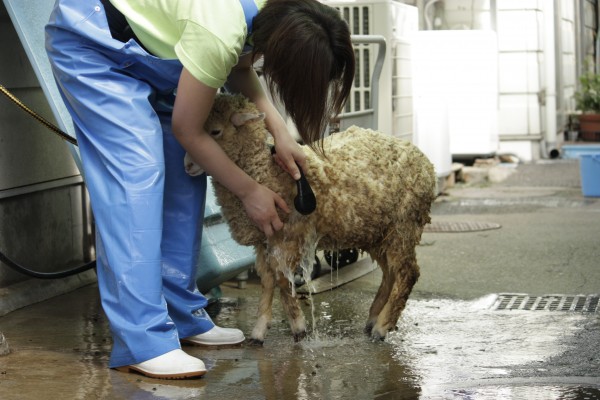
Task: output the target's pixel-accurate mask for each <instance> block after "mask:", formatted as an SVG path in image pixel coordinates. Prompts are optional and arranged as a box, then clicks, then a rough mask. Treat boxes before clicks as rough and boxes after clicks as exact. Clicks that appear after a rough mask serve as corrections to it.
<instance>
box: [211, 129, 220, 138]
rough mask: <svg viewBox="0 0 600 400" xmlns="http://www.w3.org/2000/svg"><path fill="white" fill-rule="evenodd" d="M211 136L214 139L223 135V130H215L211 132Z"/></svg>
mask: <svg viewBox="0 0 600 400" xmlns="http://www.w3.org/2000/svg"><path fill="white" fill-rule="evenodd" d="M210 135H211V136H213V137H217V136H220V135H221V130H220V129H213V130H211V131H210Z"/></svg>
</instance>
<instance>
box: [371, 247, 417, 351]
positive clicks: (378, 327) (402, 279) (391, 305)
mask: <svg viewBox="0 0 600 400" xmlns="http://www.w3.org/2000/svg"><path fill="white" fill-rule="evenodd" d="M405 252H406V253H405V254H404V255H403V254H402V253H401V252H398V251H397V250H390V251H389V252H388V256H387V259H388V263H389V266H390V268H391V271H392V272H391V273H390V278H391V279H392V281H393V288H392V291H391V293H390V296H389V298H388V301H387V302H386V304H385V306H384V307H383V309H382V310H381V312H380V313H379V316H378V317H377V322H376V323H375V326H374V327H373V330H372V331H371V337H372V338H373V339H376V340H383V339H384V338H385V335H386V334H387V332H389V331H391V330H393V329H395V328H396V323H397V322H398V318H400V314H401V313H402V310H404V307H405V306H406V301H407V300H408V296H409V295H410V292H411V291H412V288H413V286H414V285H415V283H417V279H418V278H419V267H418V265H417V258H416V252H415V248H414V246H412V247H410V249H407V250H405Z"/></svg>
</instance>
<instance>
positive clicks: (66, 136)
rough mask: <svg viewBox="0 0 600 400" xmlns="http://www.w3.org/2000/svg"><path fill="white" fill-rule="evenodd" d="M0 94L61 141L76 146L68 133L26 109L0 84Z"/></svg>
mask: <svg viewBox="0 0 600 400" xmlns="http://www.w3.org/2000/svg"><path fill="white" fill-rule="evenodd" d="M0 92H2V94H4V95H5V96H6V97H8V98H9V99H10V100H11V101H12V102H13V103H15V104H16V105H18V106H19V107H20V108H21V109H22V110H24V111H25V112H26V113H28V114H29V115H31V116H32V117H33V118H35V119H36V120H37V121H38V122H39V123H41V124H42V125H44V126H45V127H46V128H48V129H50V130H51V131H52V132H54V133H56V134H57V135H58V136H60V138H61V139H64V140H66V141H67V142H69V143H71V144H74V145H75V146H77V139H75V138H74V137H72V136H71V135H69V134H68V133H66V132H64V131H62V130H60V129H59V128H58V127H57V126H56V125H54V124H52V123H51V122H49V121H48V120H46V119H44V117H42V116H41V115H39V114H38V113H36V112H35V111H33V110H32V109H31V108H29V107H27V106H26V105H25V104H23V103H22V102H21V100H19V99H18V98H16V97H15V95H13V94H12V93H11V92H9V91H8V89H7V88H5V87H4V86H3V85H1V84H0Z"/></svg>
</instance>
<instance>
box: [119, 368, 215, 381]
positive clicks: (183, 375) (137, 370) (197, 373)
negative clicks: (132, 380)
mask: <svg viewBox="0 0 600 400" xmlns="http://www.w3.org/2000/svg"><path fill="white" fill-rule="evenodd" d="M115 369H116V370H117V371H120V372H127V373H138V374H142V375H144V376H147V377H149V378H155V379H189V378H199V377H201V376H202V375H204V374H206V371H190V372H182V373H176V374H155V373H152V372H148V371H144V370H143V369H140V368H137V367H133V366H131V365H126V366H124V367H117V368H115Z"/></svg>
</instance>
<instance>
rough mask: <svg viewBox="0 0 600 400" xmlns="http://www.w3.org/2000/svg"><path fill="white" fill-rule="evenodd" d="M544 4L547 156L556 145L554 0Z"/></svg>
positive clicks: (545, 152) (545, 150)
mask: <svg viewBox="0 0 600 400" xmlns="http://www.w3.org/2000/svg"><path fill="white" fill-rule="evenodd" d="M543 4H544V9H543V12H544V72H545V82H544V83H545V89H546V90H545V93H544V100H545V104H546V106H545V107H546V108H545V113H544V120H545V122H546V132H545V135H544V139H545V146H544V148H542V152H543V153H544V154H542V156H543V157H545V158H548V157H549V154H550V152H551V151H552V149H554V148H555V147H556V38H555V33H556V31H555V24H554V14H555V12H554V11H555V10H554V7H555V6H556V2H555V1H546V2H543Z"/></svg>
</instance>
